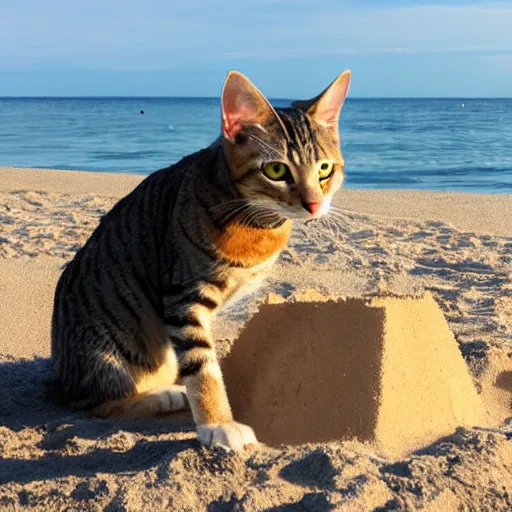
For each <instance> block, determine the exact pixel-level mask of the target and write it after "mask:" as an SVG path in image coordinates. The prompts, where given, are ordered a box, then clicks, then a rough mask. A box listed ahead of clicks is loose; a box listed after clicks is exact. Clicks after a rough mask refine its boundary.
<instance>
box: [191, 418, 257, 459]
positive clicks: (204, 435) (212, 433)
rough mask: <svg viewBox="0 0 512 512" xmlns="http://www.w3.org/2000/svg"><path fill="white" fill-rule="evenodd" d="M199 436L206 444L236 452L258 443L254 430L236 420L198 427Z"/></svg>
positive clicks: (202, 442)
mask: <svg viewBox="0 0 512 512" xmlns="http://www.w3.org/2000/svg"><path fill="white" fill-rule="evenodd" d="M197 438H198V439H199V441H200V442H201V444H204V445H205V446H210V447H213V446H223V447H225V448H229V449H231V450H233V451H235V452H240V451H242V450H243V449H244V448H245V447H246V446H248V445H255V444H258V440H257V439H256V435H255V434H254V430H253V429H252V428H251V427H249V426H248V425H244V424H242V423H237V422H236V421H233V422H231V423H221V424H220V425H201V426H199V427H197Z"/></svg>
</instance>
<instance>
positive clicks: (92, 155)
mask: <svg viewBox="0 0 512 512" xmlns="http://www.w3.org/2000/svg"><path fill="white" fill-rule="evenodd" d="M462 103H464V108H463V107H462ZM273 104H274V105H276V106H289V104H290V102H289V101H286V100H276V101H273ZM141 110H144V112H145V113H144V115H141V114H140V111H141ZM219 129H220V104H219V100H218V99H211V98H197V99H195V98H186V99H185V98H76V99H73V98H0V165H10V166H17V167H40V168H52V169H80V170H89V171H108V172H123V173H138V174H148V173H151V172H153V171H155V170H157V169H160V168H162V167H166V166H168V165H169V164H171V163H174V162H176V161H177V160H179V159H180V158H182V157H183V156H185V155H187V154H189V153H191V152H193V151H196V150H198V149H201V148H203V147H205V146H207V145H208V144H210V143H211V142H212V141H213V140H214V139H215V138H216V137H217V136H218V134H219ZM341 134H342V148H343V154H344V157H345V161H346V175H347V179H346V185H345V186H346V187H350V188H397V189H404V188H408V189H430V190H457V191H469V192H502V193H512V99H463V98H461V99H350V98H349V99H348V100H347V102H346V104H345V106H344V109H343V113H342V116H341Z"/></svg>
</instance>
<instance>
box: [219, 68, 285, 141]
mask: <svg viewBox="0 0 512 512" xmlns="http://www.w3.org/2000/svg"><path fill="white" fill-rule="evenodd" d="M221 102H222V134H223V135H224V137H225V138H226V139H228V140H230V141H234V140H235V137H236V136H237V134H238V133H239V132H240V130H242V128H243V126H244V125H250V124H264V123H265V122H266V121H268V120H269V119H270V118H271V117H272V116H274V115H275V112H274V109H273V108H272V105H270V103H269V102H268V100H267V98H265V96H263V94H262V93H261V92H260V91H259V90H258V89H257V88H256V87H255V86H254V85H253V84H252V83H251V81H250V80H249V79H248V78H247V77H245V76H244V75H242V73H238V71H230V72H229V73H228V75H227V77H226V81H225V82H224V87H223V88H222V99H221Z"/></svg>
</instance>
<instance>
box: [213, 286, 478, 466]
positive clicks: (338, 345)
mask: <svg viewBox="0 0 512 512" xmlns="http://www.w3.org/2000/svg"><path fill="white" fill-rule="evenodd" d="M271 302H272V300H271ZM223 367H224V375H225V381H226V385H227V388H228V394H229V396H230V400H231V404H232V407H233V411H234V414H235V417H236V419H237V420H238V421H242V422H245V423H248V424H250V425H251V426H252V427H253V428H254V429H255V431H256V434H257V436H258V438H259V439H260V440H261V441H263V442H265V443H268V444H271V445H277V444H281V443H283V444H290V443H293V444H295V443H305V442H321V441H328V440H333V439H347V438H356V439H358V440H360V441H368V442H371V443H372V444H374V445H375V446H376V447H377V448H378V449H379V451H380V452H381V453H384V454H386V455H388V456H402V455H405V454H406V453H409V452H411V451H412V450H414V449H417V448H420V447H422V446H426V445H428V444H429V443H431V442H432V441H434V440H435V439H437V438H439V437H441V436H443V435H446V434H449V433H451V432H453V431H454V430H455V429H456V427H458V426H463V425H470V426H471V425H476V424H481V422H482V420H483V415H484V413H483V406H482V404H481V402H480V397H479V396H478V394H477V392H476V390H475V388H474V385H473V381H472V379H471V377H470V375H469V373H468V370H467V367H466V364H465V362H464V360H463V358H462V355H461V353H460V351H459V349H458V346H457V343H456V341H455V339H454V337H453V334H452V333H451V331H450V329H449V327H448V324H447V322H446V320H445V318H444V316H443V314H442V312H441V310H440V309H439V307H438V305H437V304H436V302H435V301H434V299H433V298H432V296H431V295H430V294H429V293H427V294H425V295H424V296H423V297H420V298H412V297H405V298H393V297H382V298H372V299H364V298H352V299H341V300H337V301H328V302H318V301H317V302H288V303H282V304H276V303H274V304H272V303H268V304H264V305H263V306H262V307H261V308H260V310H259V312H258V313H257V314H256V315H255V316H254V317H253V318H252V319H251V320H250V321H249V323H248V324H247V326H246V328H245V329H244V330H243V332H242V333H241V335H240V337H239V339H238V341H237V342H236V343H235V344H234V347H233V349H232V351H231V353H230V354H229V356H228V357H227V358H226V360H225V361H224V363H223Z"/></svg>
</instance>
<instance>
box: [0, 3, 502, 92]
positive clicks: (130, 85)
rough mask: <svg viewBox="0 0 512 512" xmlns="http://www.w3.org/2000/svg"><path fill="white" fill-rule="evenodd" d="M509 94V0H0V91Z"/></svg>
mask: <svg viewBox="0 0 512 512" xmlns="http://www.w3.org/2000/svg"><path fill="white" fill-rule="evenodd" d="M349 67H350V68H351V69H352V70H353V82H352V89H351V93H350V95H351V96H353V97H368V96H369V97H403V96H408V97H418V96H419V97H438V96H451V97H475V96H480V97H482V96H483V97H493V96H512V1H506V2H482V1H480V2H470V1H465V2H464V1H454V0H453V1H449V0H445V1H441V0H439V1H435V2H434V1H426V0H424V1H420V0H416V1H414V0H394V1H384V0H359V1H356V0H326V1H323V0H236V1H235V0H201V1H199V0H180V1H179V2H178V1H175V0H144V1H143V0H86V1H85V0H84V1H76V2H73V1H70V0H46V1H41V0H0V96H73V95H86V96H87V95H114V96H116V95H118V96H125V95H140V96H144V95H152V96H154V95H157V96H218V95H219V93H220V89H221V86H222V82H223V80H224V76H225V74H226V71H227V70H229V69H237V70H239V71H242V72H243V73H245V74H247V76H249V78H250V79H251V80H252V81H253V82H254V83H255V84H256V85H257V86H258V87H259V88H260V89H261V90H262V91H263V92H264V93H265V94H266V95H267V96H269V97H272V98H278V97H281V98H301V97H310V96H314V95H315V94H316V93H317V92H319V91H320V90H322V89H323V88H324V87H325V86H326V85H327V84H328V83H329V82H330V81H331V80H332V79H333V78H334V77H335V76H337V74H339V73H340V72H341V71H343V70H344V69H345V68H349Z"/></svg>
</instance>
